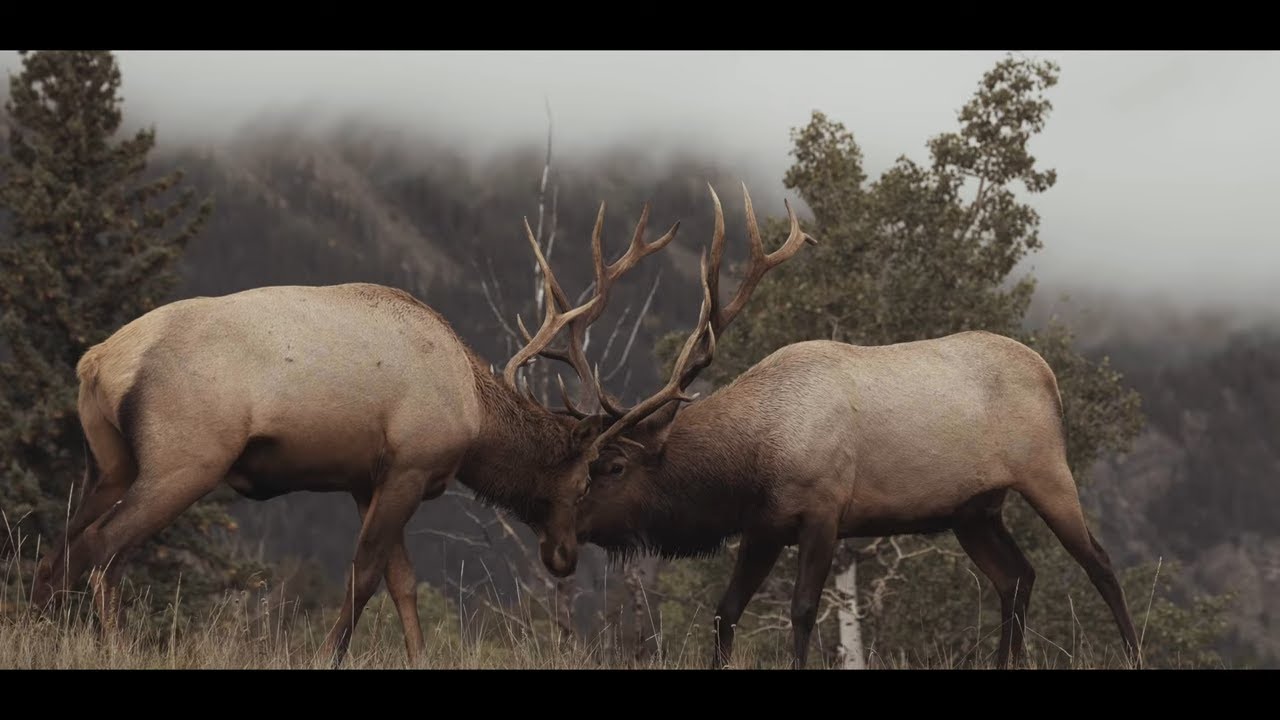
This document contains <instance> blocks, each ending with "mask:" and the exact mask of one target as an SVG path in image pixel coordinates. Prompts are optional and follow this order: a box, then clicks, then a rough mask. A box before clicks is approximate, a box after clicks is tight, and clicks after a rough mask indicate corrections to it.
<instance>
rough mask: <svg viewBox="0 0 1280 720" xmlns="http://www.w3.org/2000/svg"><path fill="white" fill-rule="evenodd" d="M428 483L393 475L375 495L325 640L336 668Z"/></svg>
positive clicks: (419, 476) (419, 475) (408, 474)
mask: <svg viewBox="0 0 1280 720" xmlns="http://www.w3.org/2000/svg"><path fill="white" fill-rule="evenodd" d="M426 481H427V474H426V473H425V472H423V471H421V470H402V471H399V472H393V473H390V474H388V476H387V480H386V482H384V483H383V484H382V486H381V487H379V488H378V489H377V490H375V491H374V493H373V501H372V502H371V503H370V504H369V510H368V512H366V513H365V518H364V523H363V525H362V526H361V528H360V538H359V540H358V541H357V542H356V556H355V561H354V562H353V563H352V568H351V575H350V577H349V580H348V582H347V591H346V592H345V593H343V595H344V597H343V600H342V609H341V610H340V611H339V612H338V620H337V622H335V623H334V625H333V628H332V629H331V630H330V631H329V635H328V637H326V638H325V644H324V651H325V654H327V655H328V656H329V657H330V658H331V659H332V662H333V665H334V666H335V667H336V666H337V665H339V664H341V663H342V659H343V657H344V656H345V655H346V653H347V647H348V646H349V645H350V643H351V634H352V632H353V631H354V630H355V626H356V623H357V622H359V620H360V613H361V612H363V611H364V606H365V604H367V603H368V602H369V598H370V597H372V596H373V593H374V591H375V590H377V589H378V580H380V579H381V578H382V575H383V573H384V572H385V571H386V569H387V565H388V562H389V561H390V558H391V555H392V550H393V549H394V548H395V547H396V545H398V544H400V543H401V542H402V541H403V538H404V526H405V524H407V523H408V522H409V518H410V517H412V516H413V512H414V510H416V509H417V508H418V504H419V502H420V501H421V499H422V491H423V488H424V487H425V486H426Z"/></svg>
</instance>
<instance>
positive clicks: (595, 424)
mask: <svg viewBox="0 0 1280 720" xmlns="http://www.w3.org/2000/svg"><path fill="white" fill-rule="evenodd" d="M603 429H604V418H602V417H601V416H599V415H588V416H587V417H584V418H582V419H581V420H579V421H578V424H577V425H575V426H574V427H573V444H574V445H577V446H581V445H585V444H587V443H589V442H591V441H592V440H595V438H596V436H597V435H599V434H600V432H601V431H602V430H603Z"/></svg>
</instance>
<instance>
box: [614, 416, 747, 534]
mask: <svg viewBox="0 0 1280 720" xmlns="http://www.w3.org/2000/svg"><path fill="white" fill-rule="evenodd" d="M713 400H714V397H713V398H708V399H707V400H705V401H703V402H700V403H695V404H693V405H690V406H688V407H687V408H685V409H684V410H683V411H682V412H680V414H679V415H677V416H676V420H675V421H674V424H673V425H672V427H671V432H670V435H669V436H668V438H667V442H666V444H665V446H664V452H663V456H662V458H661V461H660V462H659V464H658V466H657V467H656V468H654V469H652V470H651V471H650V472H649V473H647V474H646V477H644V478H642V479H639V480H636V481H635V482H637V483H639V484H640V485H641V486H640V487H637V488H636V489H635V493H634V494H631V495H629V497H631V498H635V499H636V501H635V502H634V509H633V510H632V511H631V512H630V513H628V518H627V522H626V526H625V527H624V528H619V529H618V531H617V532H611V533H609V535H610V537H600V538H598V539H597V538H592V541H593V542H596V544H598V545H600V546H602V547H603V548H604V549H605V550H606V551H607V552H608V553H609V554H610V556H611V557H613V558H620V557H626V556H629V555H632V554H637V553H645V552H652V553H657V554H659V555H661V556H663V557H667V558H677V557H699V556H706V555H711V554H714V553H715V552H717V551H718V550H719V549H720V548H721V547H722V546H723V545H724V542H725V541H726V540H728V539H729V538H731V537H733V536H735V535H737V534H739V533H741V532H742V519H743V517H744V516H745V515H746V514H747V512H748V511H749V510H750V509H752V508H755V507H758V506H759V505H760V504H762V503H767V502H768V494H767V492H765V485H764V480H765V478H764V477H763V476H762V473H761V466H760V464H759V448H758V447H753V446H752V444H751V443H748V442H746V441H745V440H744V439H743V436H742V433H740V432H738V428H737V425H736V423H735V422H734V420H733V418H732V416H730V415H727V414H724V413H723V410H724V409H722V408H717V405H718V403H714V402H713Z"/></svg>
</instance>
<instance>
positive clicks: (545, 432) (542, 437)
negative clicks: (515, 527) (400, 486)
mask: <svg viewBox="0 0 1280 720" xmlns="http://www.w3.org/2000/svg"><path fill="white" fill-rule="evenodd" d="M475 377H476V391H477V395H478V396H479V400H480V404H481V416H482V419H481V425H480V435H479V437H478V438H477V442H476V443H475V444H474V445H473V446H472V448H471V450H470V451H469V452H468V453H467V455H466V457H465V458H464V459H463V462H462V465H461V467H460V468H459V469H458V473H457V478H458V481H459V482H461V483H462V484H464V485H466V486H467V487H469V488H471V489H472V490H473V491H474V492H475V494H476V496H477V498H478V499H480V500H481V501H483V502H486V503H489V504H492V505H496V506H499V507H502V508H504V509H507V510H509V511H511V512H512V513H514V514H515V515H516V516H517V517H519V518H520V519H521V520H522V521H524V522H526V523H534V522H536V521H537V519H538V515H539V514H540V513H539V509H538V505H539V502H540V500H542V499H544V498H546V497H548V495H549V490H550V489H549V488H547V487H544V485H546V484H547V483H549V482H551V480H552V471H554V470H556V469H557V468H558V467H560V466H562V465H564V464H565V463H566V462H568V461H569V460H570V458H571V455H572V453H573V450H574V448H573V447H572V441H571V434H572V430H573V424H572V422H571V421H569V420H567V419H566V418H564V417H561V416H558V415H556V414H554V413H552V412H550V411H548V410H547V409H546V408H543V407H542V406H540V405H537V404H535V403H533V402H532V401H530V400H528V399H526V398H522V397H520V396H519V395H518V394H516V393H515V392H514V391H512V390H511V389H510V388H508V387H507V386H506V385H505V384H504V383H503V382H502V381H501V380H500V379H499V378H496V377H494V376H493V374H492V373H490V372H489V370H488V367H487V366H480V365H477V366H476V367H475Z"/></svg>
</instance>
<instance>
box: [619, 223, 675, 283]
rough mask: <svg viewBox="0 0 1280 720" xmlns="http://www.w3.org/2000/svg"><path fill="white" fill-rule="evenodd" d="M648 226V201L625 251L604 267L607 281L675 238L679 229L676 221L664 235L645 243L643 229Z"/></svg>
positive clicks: (620, 274)
mask: <svg viewBox="0 0 1280 720" xmlns="http://www.w3.org/2000/svg"><path fill="white" fill-rule="evenodd" d="M648 226H649V203H645V204H644V208H643V209H641V211H640V221H639V222H637V223H636V231H635V234H634V235H632V237H631V245H629V246H628V247H627V251H626V252H625V253H623V255H622V257H620V258H618V259H617V260H615V261H613V262H612V263H610V264H609V266H608V267H607V268H605V270H606V273H605V274H606V275H607V277H608V280H609V282H613V281H614V280H617V279H618V278H619V277H621V276H622V274H623V273H625V272H627V271H628V270H630V269H631V268H633V267H635V265H636V263H638V262H640V261H641V260H642V259H644V258H645V257H647V256H649V255H652V254H653V253H656V252H658V251H659V250H661V249H662V248H664V247H666V246H667V245H669V244H670V243H671V241H672V240H674V239H675V237H676V233H678V232H679V231H680V222H679V221H677V222H676V223H675V224H674V225H672V226H671V229H670V230H668V231H667V234H666V235H663V236H662V237H660V238H658V239H657V240H654V241H653V242H651V243H647V242H645V241H644V231H645V228H647V227H648Z"/></svg>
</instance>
